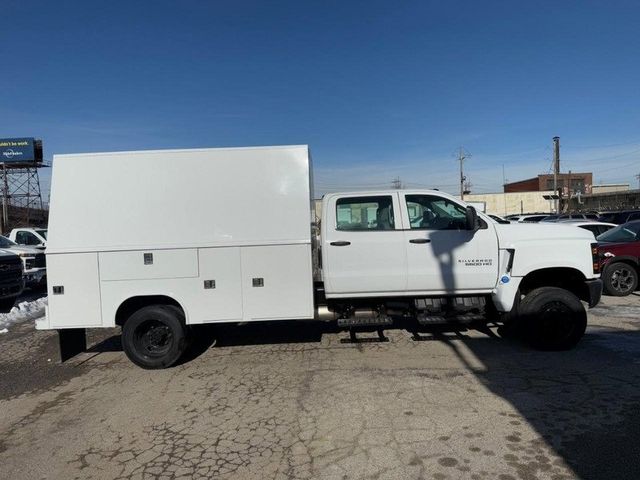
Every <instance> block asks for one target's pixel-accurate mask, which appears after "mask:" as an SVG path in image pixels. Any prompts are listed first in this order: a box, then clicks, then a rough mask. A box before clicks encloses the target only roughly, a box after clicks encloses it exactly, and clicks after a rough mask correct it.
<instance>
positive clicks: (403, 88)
mask: <svg viewBox="0 0 640 480" xmlns="http://www.w3.org/2000/svg"><path fill="white" fill-rule="evenodd" d="M3 19H4V21H3V28H2V29H0V53H1V54H2V58H3V70H4V74H3V75H0V100H1V101H0V137H10V136H35V137H39V138H42V139H43V141H44V146H45V156H46V157H47V158H49V159H50V158H51V157H52V155H53V154H54V153H73V152H87V151H109V150H131V149H158V148H188V147H210V146H211V147H215V146H243V145H272V144H309V145H310V146H311V149H312V153H313V158H314V163H315V167H316V176H315V178H316V190H317V193H323V192H325V191H330V190H333V191H334V190H340V189H355V188H366V187H375V188H380V187H386V186H388V185H389V184H390V181H391V179H392V178H394V177H396V176H399V177H400V178H401V179H402V181H403V182H404V183H406V184H408V185H415V186H422V185H424V186H428V187H440V188H442V189H443V190H448V191H451V192H455V191H456V190H457V187H456V183H457V163H456V161H455V158H454V151H455V150H456V149H457V148H458V147H459V146H460V145H463V146H464V147H465V148H466V149H467V150H468V151H469V152H471V154H472V155H473V156H472V157H471V159H470V160H469V161H468V164H467V165H468V166H467V175H468V177H469V179H470V181H471V183H472V184H473V188H472V190H473V191H474V192H488V191H499V190H500V188H501V184H502V166H503V165H504V168H505V172H506V177H507V178H508V179H509V180H518V179H522V178H525V177H527V176H533V175H535V174H538V173H546V172H548V171H549V169H550V165H551V154H552V152H551V138H552V137H553V136H554V135H559V136H560V137H561V145H562V151H561V158H562V169H563V170H568V169H572V170H573V171H585V170H586V171H593V172H594V174H595V182H596V183H601V182H621V181H622V182H629V183H631V184H632V185H634V186H635V185H637V180H636V179H635V178H634V175H635V174H637V173H640V61H639V59H640V30H638V25H639V22H640V3H638V2H637V1H635V2H634V1H629V2H618V1H613V2H612V1H609V2H604V1H603V2H587V1H580V2H557V1H556V2H507V1H505V2H480V1H469V2H457V1H447V2H429V1H416V2H409V1H388V2H379V1H362V2H360V1H344V0H343V1H336V2H330V1H322V2H320V1H318V2H312V1H292V2H280V1H266V0H265V1H262V2H258V1H242V0H236V1H181V2H178V1H170V2H169V1H154V2H151V1H149V2H142V1H140V2H119V1H114V0H111V1H101V2H92V1H82V2H81V1H67V2H51V1H42V2H37V1H29V0H5V1H4V2H3ZM43 173H44V177H45V178H44V182H43V183H44V184H45V188H46V186H47V185H48V179H47V176H48V172H43Z"/></svg>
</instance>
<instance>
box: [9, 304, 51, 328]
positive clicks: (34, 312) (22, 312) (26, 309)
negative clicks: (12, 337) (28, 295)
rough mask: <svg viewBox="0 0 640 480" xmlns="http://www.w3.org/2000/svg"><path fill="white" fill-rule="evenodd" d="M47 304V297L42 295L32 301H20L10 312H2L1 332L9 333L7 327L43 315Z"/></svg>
mask: <svg viewBox="0 0 640 480" xmlns="http://www.w3.org/2000/svg"><path fill="white" fill-rule="evenodd" d="M45 305H47V297H40V298H38V299H36V300H32V301H30V302H20V303H19V304H18V305H16V306H15V307H13V308H12V309H11V311H10V312H9V313H0V328H1V329H2V330H0V333H7V331H8V330H7V327H9V326H11V325H13V324H15V323H20V322H24V321H25V320H34V319H36V318H40V317H42V316H43V315H44V307H45Z"/></svg>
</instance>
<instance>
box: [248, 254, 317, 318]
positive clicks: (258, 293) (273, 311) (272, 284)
mask: <svg viewBox="0 0 640 480" xmlns="http://www.w3.org/2000/svg"><path fill="white" fill-rule="evenodd" d="M240 256H241V259H242V298H243V312H244V318H245V320H287V319H311V318H313V316H314V305H313V273H312V264H311V245H310V244H297V245H268V246H256V247H241V253H240Z"/></svg>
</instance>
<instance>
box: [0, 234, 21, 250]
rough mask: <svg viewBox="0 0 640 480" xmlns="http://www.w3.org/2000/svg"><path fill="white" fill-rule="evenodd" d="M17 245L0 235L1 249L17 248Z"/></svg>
mask: <svg viewBox="0 0 640 480" xmlns="http://www.w3.org/2000/svg"><path fill="white" fill-rule="evenodd" d="M16 245H17V243H14V242H12V241H11V240H9V239H8V238H7V237H3V236H1V235H0V248H11V247H15V246H16Z"/></svg>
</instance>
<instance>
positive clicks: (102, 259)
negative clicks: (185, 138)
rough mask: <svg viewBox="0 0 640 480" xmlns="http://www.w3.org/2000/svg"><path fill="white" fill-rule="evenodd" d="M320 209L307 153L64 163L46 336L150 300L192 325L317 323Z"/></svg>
mask: <svg viewBox="0 0 640 480" xmlns="http://www.w3.org/2000/svg"><path fill="white" fill-rule="evenodd" d="M312 199H313V188H312V183H311V158H310V155H309V150H308V147H307V146H286V147H252V148H220V149H194V150H165V151H141V152H117V153H97V154H78V155H55V156H54V161H53V174H52V185H51V206H50V216H49V239H48V244H47V250H46V254H47V263H48V265H47V266H48V271H47V276H48V289H49V292H48V293H49V298H50V300H49V301H50V307H49V311H48V315H47V318H46V319H45V320H44V321H42V322H39V324H38V328H42V329H45V328H72V327H76V328H77V327H90V326H92V327H93V326H113V325H114V324H115V315H116V312H117V310H118V308H119V306H120V305H122V303H123V302H124V301H126V300H127V299H129V298H131V297H135V296H148V295H161V296H167V297H170V298H172V299H174V300H175V301H177V302H178V303H179V304H180V305H181V306H182V307H183V309H184V310H185V315H186V319H187V323H207V322H225V321H250V320H267V319H273V320H275V319H277V320H280V319H298V318H300V319H310V318H313V314H314V305H313V277H312V252H311V221H312V219H313V218H314V212H313V209H314V204H313V202H312ZM254 279H262V282H260V281H259V280H256V281H255V282H254ZM205 282H207V285H208V287H207V288H205V286H206V285H205ZM58 286H63V287H64V293H55V294H54V291H53V289H54V287H58ZM57 290H58V292H59V290H60V289H57Z"/></svg>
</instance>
